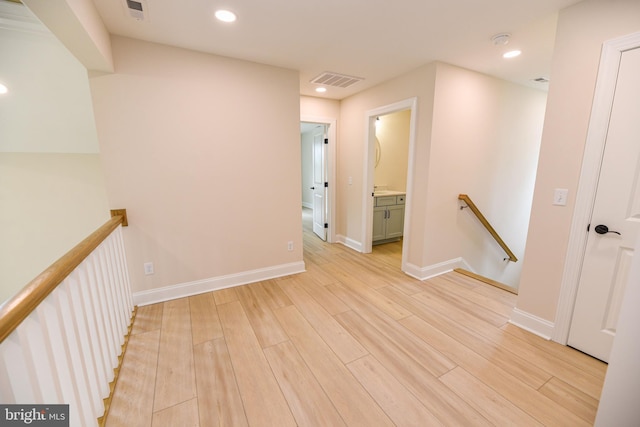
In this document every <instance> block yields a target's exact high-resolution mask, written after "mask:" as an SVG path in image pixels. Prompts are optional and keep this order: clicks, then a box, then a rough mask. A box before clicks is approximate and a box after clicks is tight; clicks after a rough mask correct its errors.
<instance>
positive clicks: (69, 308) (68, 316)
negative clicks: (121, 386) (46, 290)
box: [57, 277, 98, 425]
mask: <svg viewBox="0 0 640 427" xmlns="http://www.w3.org/2000/svg"><path fill="white" fill-rule="evenodd" d="M69 279H71V277H68V278H67V279H65V280H64V281H63V282H62V283H61V284H60V285H59V286H58V288H57V292H59V293H60V300H59V301H60V306H59V309H60V311H59V313H58V314H59V316H60V317H61V318H62V322H63V325H64V334H65V341H66V346H67V349H68V351H69V355H70V357H71V366H72V373H73V378H74V380H75V381H76V383H77V385H78V390H79V398H80V400H79V404H80V405H81V406H82V408H83V415H84V417H83V420H82V422H83V424H86V425H91V423H92V420H95V419H96V418H97V417H98V416H97V415H96V414H97V413H98V409H97V408H96V407H95V401H94V400H93V399H92V398H91V395H92V394H91V391H92V389H95V388H92V387H91V384H90V382H89V381H90V379H89V377H88V376H87V373H86V369H85V366H84V360H83V356H82V349H81V344H80V339H79V338H78V332H77V329H76V323H75V317H74V315H73V310H74V307H73V303H72V301H71V297H70V295H69V294H70V293H71V289H70V288H72V287H73V285H74V284H75V281H74V280H69Z"/></svg>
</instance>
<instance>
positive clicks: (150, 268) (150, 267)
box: [144, 262, 153, 276]
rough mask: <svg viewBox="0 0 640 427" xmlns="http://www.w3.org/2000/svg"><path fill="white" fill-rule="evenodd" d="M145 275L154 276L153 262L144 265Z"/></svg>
mask: <svg viewBox="0 0 640 427" xmlns="http://www.w3.org/2000/svg"><path fill="white" fill-rule="evenodd" d="M144 274H146V275H147V276H148V275H149V274H153V263H152V262H145V263H144Z"/></svg>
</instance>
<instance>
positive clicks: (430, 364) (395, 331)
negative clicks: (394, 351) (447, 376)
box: [327, 283, 455, 377]
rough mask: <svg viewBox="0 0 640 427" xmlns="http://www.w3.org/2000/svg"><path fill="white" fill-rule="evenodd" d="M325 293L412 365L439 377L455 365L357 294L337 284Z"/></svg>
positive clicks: (329, 286)
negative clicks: (400, 353) (399, 352)
mask: <svg viewBox="0 0 640 427" xmlns="http://www.w3.org/2000/svg"><path fill="white" fill-rule="evenodd" d="M327 289H329V290H331V292H333V293H334V294H336V295H337V296H338V297H340V298H341V299H342V300H343V301H344V302H345V303H347V304H348V305H349V306H350V307H351V308H352V309H353V311H355V312H356V313H358V314H359V315H360V316H361V317H362V318H363V319H365V320H366V321H367V322H368V323H369V324H370V325H371V326H372V327H374V328H375V329H376V330H377V331H378V333H379V334H380V335H381V336H384V337H385V338H386V339H387V340H389V341H390V342H393V343H394V344H395V345H397V346H398V347H400V348H401V349H402V351H404V352H405V353H406V354H408V355H410V356H411V357H413V358H414V359H415V360H416V362H418V363H419V364H421V365H422V366H424V367H425V369H426V370H427V371H429V372H431V373H432V374H433V375H434V376H436V377H437V376H440V375H442V374H443V373H445V372H447V371H449V370H450V369H452V368H453V367H454V366H455V364H454V363H453V362H451V360H449V359H448V358H446V357H445V356H443V355H442V354H441V353H440V352H438V351H437V350H435V349H434V348H433V347H431V346H430V345H429V344H428V343H426V342H424V341H422V340H421V339H419V338H418V337H416V336H415V335H414V334H413V333H411V332H410V331H409V330H407V329H406V328H405V327H404V326H402V325H400V324H399V323H398V322H396V321H395V320H394V319H392V318H390V317H388V316H387V315H386V314H385V313H383V312H382V311H380V310H378V309H377V308H375V307H372V306H370V305H369V304H368V301H366V300H365V299H364V298H362V297H361V296H360V294H356V293H354V292H352V291H351V290H350V289H348V288H346V287H345V286H343V285H342V284H341V283H334V284H333V285H327Z"/></svg>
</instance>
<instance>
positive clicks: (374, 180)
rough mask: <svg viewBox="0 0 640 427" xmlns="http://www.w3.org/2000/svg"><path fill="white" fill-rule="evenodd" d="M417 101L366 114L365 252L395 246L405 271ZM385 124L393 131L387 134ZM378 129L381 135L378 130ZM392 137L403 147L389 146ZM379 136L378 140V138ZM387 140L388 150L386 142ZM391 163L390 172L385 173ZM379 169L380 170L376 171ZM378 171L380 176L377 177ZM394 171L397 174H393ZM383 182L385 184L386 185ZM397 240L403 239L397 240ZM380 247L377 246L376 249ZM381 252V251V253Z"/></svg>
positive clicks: (394, 251) (392, 250)
mask: <svg viewBox="0 0 640 427" xmlns="http://www.w3.org/2000/svg"><path fill="white" fill-rule="evenodd" d="M416 102H417V100H416V98H411V99H407V100H404V101H400V102H398V103H395V104H391V105H386V106H383V107H380V108H376V109H374V110H370V111H368V112H367V113H366V118H367V132H366V137H367V150H366V156H365V177H364V182H365V185H364V194H363V207H364V208H363V220H362V224H363V231H362V235H363V236H364V239H363V240H364V242H363V252H365V253H369V252H372V251H373V246H374V245H373V243H374V242H375V243H386V242H393V241H397V242H402V243H401V244H400V243H397V242H396V243H394V244H393V245H394V246H395V248H393V247H391V246H389V247H388V248H389V249H391V254H392V256H393V254H394V253H395V256H397V255H398V254H397V250H401V252H402V254H401V256H400V258H401V262H400V264H401V269H402V270H403V271H406V264H407V255H408V254H407V249H408V248H409V241H410V237H411V236H410V230H411V200H412V191H413V185H412V181H413V163H414V162H413V158H414V150H415V148H414V147H415V133H416V132H415V124H416V117H415V114H416ZM385 122H386V123H387V125H390V124H391V123H392V122H395V124H394V125H393V127H395V128H396V129H395V130H393V129H390V128H388V129H387V131H389V130H391V131H392V132H386V133H385V132H384V131H383V127H384V124H385ZM376 124H377V127H378V128H379V131H378V129H377V127H376ZM392 134H397V135H400V136H398V138H400V139H405V140H406V141H405V142H404V143H400V144H398V145H397V146H394V145H393V144H392V143H390V141H389V140H390V139H393V138H394V136H392ZM377 136H378V137H377ZM380 138H383V139H384V138H388V139H389V140H388V141H386V142H387V143H388V144H386V145H387V148H386V149H385V146H384V145H385V144H384V142H385V141H381V140H380ZM383 156H384V157H385V159H384V161H388V166H389V170H387V171H386V172H385V171H384V170H383V167H384V166H381V165H383ZM376 166H377V167H376ZM377 169H379V172H380V173H376V170H377ZM394 169H395V170H394ZM383 181H384V182H383ZM398 237H402V238H401V239H398ZM376 246H377V245H376ZM380 250H382V249H380Z"/></svg>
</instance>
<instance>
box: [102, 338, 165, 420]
mask: <svg viewBox="0 0 640 427" xmlns="http://www.w3.org/2000/svg"><path fill="white" fill-rule="evenodd" d="M159 346H160V329H156V330H154V331H150V332H144V333H138V334H136V335H131V337H130V338H129V344H128V345H127V352H126V353H125V358H124V360H123V362H122V366H121V368H120V375H119V377H118V382H117V383H116V388H115V391H114V394H113V399H112V400H111V408H110V410H109V416H108V417H107V420H106V426H107V427H129V426H139V427H149V426H151V422H152V418H153V392H154V386H155V383H156V370H157V368H158V348H159Z"/></svg>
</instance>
